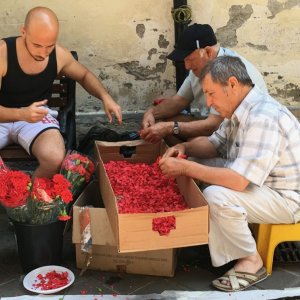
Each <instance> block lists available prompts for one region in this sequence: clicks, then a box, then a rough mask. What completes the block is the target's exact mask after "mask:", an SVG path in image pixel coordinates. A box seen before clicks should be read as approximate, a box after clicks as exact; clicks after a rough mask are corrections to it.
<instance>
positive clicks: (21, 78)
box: [0, 37, 57, 107]
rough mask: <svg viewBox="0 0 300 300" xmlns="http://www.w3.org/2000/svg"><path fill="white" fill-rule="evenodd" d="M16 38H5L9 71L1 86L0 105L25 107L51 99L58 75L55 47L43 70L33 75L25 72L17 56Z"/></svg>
mask: <svg viewBox="0 0 300 300" xmlns="http://www.w3.org/2000/svg"><path fill="white" fill-rule="evenodd" d="M16 39H17V37H10V38H5V39H3V40H4V41H5V42H6V45H7V72H6V75H5V76H4V77H3V78H2V83H1V87H0V105H2V106H5V107H24V106H28V105H30V104H32V103H33V102H36V101H40V100H43V99H49V98H50V96H51V90H52V85H53V81H54V79H55V78H56V76H57V62H56V52H55V48H54V50H53V51H52V52H51V54H50V55H49V61H48V64H47V66H46V68H45V69H44V70H43V71H42V72H40V73H38V74H33V75H31V74H26V73H24V72H23V71H22V69H21V67H20V65H19V62H18V58H17V50H16Z"/></svg>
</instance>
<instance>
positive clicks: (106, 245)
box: [72, 182, 176, 277]
mask: <svg viewBox="0 0 300 300" xmlns="http://www.w3.org/2000/svg"><path fill="white" fill-rule="evenodd" d="M84 206H90V208H89V214H90V226H91V236H92V259H91V262H90V265H89V266H88V268H89V269H94V270H101V271H112V272H126V273H133V274H145V275H156V276H169V277H171V276H174V272H175V267H176V250H175V249H166V250H157V251H145V252H138V253H130V254H121V253H119V252H118V248H117V246H116V242H115V239H114V235H113V232H112V229H111V226H110V223H109V220H108V216H107V213H106V209H105V208H104V206H103V202H102V200H101V197H100V192H99V185H98V183H97V182H91V183H90V184H89V185H88V186H87V187H86V189H85V190H84V191H83V192H82V194H81V195H80V196H79V197H78V199H77V201H76V202H75V203H74V205H73V233H72V234H73V236H72V239H73V243H74V244H76V245H75V247H76V264H77V267H78V268H81V269H83V268H84V267H85V263H86V253H85V252H83V251H81V235H80V221H79V213H80V208H81V207H84Z"/></svg>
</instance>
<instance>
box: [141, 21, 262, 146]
mask: <svg viewBox="0 0 300 300" xmlns="http://www.w3.org/2000/svg"><path fill="white" fill-rule="evenodd" d="M225 55H226V56H236V57H239V58H241V60H242V61H243V63H244V64H245V65H246V68H247V72H248V74H249V76H250V78H251V80H252V81H253V83H254V84H255V86H257V87H259V88H260V89H261V90H262V91H267V87H266V84H265V82H264V79H263V77H262V75H261V74H260V72H259V71H258V70H257V69H256V68H255V67H254V66H253V65H252V64H251V63H250V62H249V61H247V60H246V59H245V58H243V57H241V56H240V55H238V54H237V53H236V52H234V51H232V50H229V49H227V48H223V47H220V46H219V45H218V43H217V39H216V36H215V34H214V32H213V29H212V28H211V26H210V25H208V24H196V23H195V24H193V25H191V26H189V27H187V28H186V30H185V31H184V32H183V33H182V34H181V36H180V38H179V41H178V44H177V45H176V46H175V49H174V51H173V52H172V53H170V54H169V55H168V58H169V59H170V60H172V61H184V64H185V68H186V69H187V70H189V71H190V72H189V75H188V76H187V78H186V79H185V81H184V82H183V84H182V86H181V87H180V89H179V90H178V92H177V94H176V95H174V96H172V97H170V98H169V99H165V100H164V101H162V102H161V103H160V104H159V105H157V106H154V107H153V108H150V109H148V110H147V111H146V112H145V113H144V117H143V121H142V130H141V132H140V135H141V137H142V138H143V139H144V140H145V141H148V142H151V143H156V142H158V141H160V140H161V139H165V140H166V142H167V143H168V144H169V145H175V144H177V143H179V142H182V141H185V140H187V139H190V138H194V137H196V136H203V135H204V136H209V135H210V134H212V133H213V132H214V131H215V130H217V129H218V127H219V125H220V124H221V122H222V121H223V118H222V117H221V116H220V115H219V114H218V112H217V111H216V110H215V109H213V108H212V107H209V106H207V104H206V101H205V95H204V93H203V90H202V87H201V84H200V83H199V79H198V77H197V76H199V74H200V72H201V70H202V69H203V67H204V66H205V65H206V64H207V63H208V62H209V61H211V60H213V59H214V58H216V57H218V56H225ZM194 100H195V101H197V102H198V108H199V112H200V118H199V119H197V118H195V117H193V116H187V115H180V112H181V111H182V110H184V109H185V108H187V107H189V106H190V104H191V103H192V102H193V101H194Z"/></svg>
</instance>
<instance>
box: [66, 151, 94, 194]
mask: <svg viewBox="0 0 300 300" xmlns="http://www.w3.org/2000/svg"><path fill="white" fill-rule="evenodd" d="M94 171H95V165H94V163H93V162H92V160H91V159H90V158H88V157H87V156H85V155H82V154H80V153H78V152H77V151H74V150H71V151H69V152H68V153H67V155H66V157H65V159H64V161H63V163H62V166H61V170H60V173H61V174H62V175H63V176H64V177H65V178H66V179H68V180H69V181H70V182H71V184H72V186H71V191H72V194H73V196H74V198H76V197H77V196H78V195H79V193H80V192H81V191H82V190H83V188H84V187H85V186H86V185H87V183H89V181H90V180H91V176H92V174H93V173H94Z"/></svg>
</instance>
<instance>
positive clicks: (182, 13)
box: [172, 0, 192, 91]
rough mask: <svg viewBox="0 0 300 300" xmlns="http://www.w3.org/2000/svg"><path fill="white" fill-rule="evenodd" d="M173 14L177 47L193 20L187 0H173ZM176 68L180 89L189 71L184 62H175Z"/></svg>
mask: <svg viewBox="0 0 300 300" xmlns="http://www.w3.org/2000/svg"><path fill="white" fill-rule="evenodd" d="M173 5H174V7H173V9H172V16H173V20H174V29H175V47H176V43H177V42H178V38H179V36H180V34H181V33H182V32H183V31H184V29H185V28H186V27H187V26H188V24H189V23H190V22H191V16H192V13H191V9H190V8H189V7H188V6H187V0H173ZM174 65H175V68H176V90H177V91H178V90H179V88H180V86H181V85H182V83H183V81H184V79H185V78H186V76H187V71H186V69H185V67H184V62H183V61H181V62H174Z"/></svg>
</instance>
